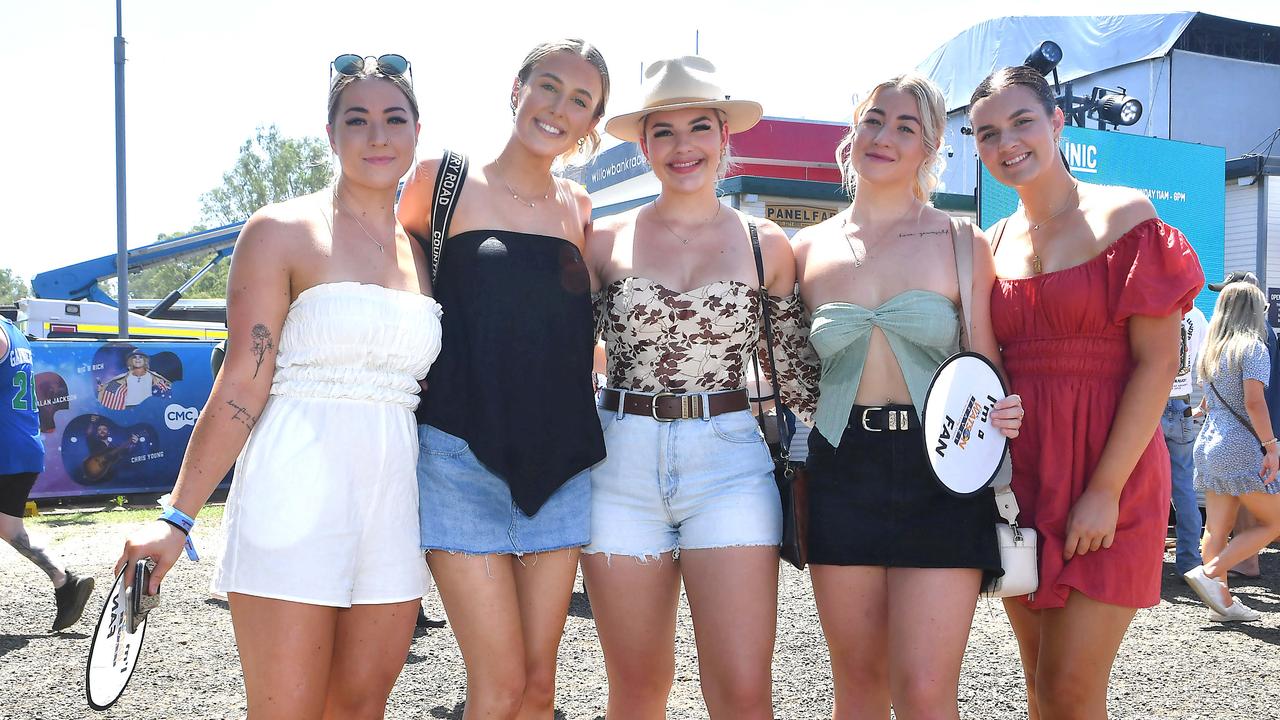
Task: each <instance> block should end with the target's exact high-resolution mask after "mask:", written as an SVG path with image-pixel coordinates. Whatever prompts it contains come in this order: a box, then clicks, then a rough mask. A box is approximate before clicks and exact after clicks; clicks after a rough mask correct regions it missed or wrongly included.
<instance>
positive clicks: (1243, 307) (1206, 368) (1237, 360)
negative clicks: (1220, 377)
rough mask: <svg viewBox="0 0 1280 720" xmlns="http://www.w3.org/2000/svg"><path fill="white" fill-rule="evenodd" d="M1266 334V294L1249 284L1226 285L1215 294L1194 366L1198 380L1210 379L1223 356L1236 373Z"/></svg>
mask: <svg viewBox="0 0 1280 720" xmlns="http://www.w3.org/2000/svg"><path fill="white" fill-rule="evenodd" d="M1268 334H1269V331H1268V330H1267V297H1266V296H1265V295H1263V294H1262V291H1261V290H1259V289H1258V286H1256V285H1254V284H1253V283H1249V282H1233V283H1230V284H1228V285H1227V286H1226V287H1224V288H1223V289H1222V293H1221V294H1220V295H1218V304H1217V305H1215V306H1214V308H1213V320H1212V321H1211V322H1210V323H1209V331H1208V333H1207V336H1206V337H1205V341H1204V348H1203V349H1201V351H1200V362H1199V365H1198V366H1197V368H1196V369H1197V370H1198V371H1199V372H1200V377H1201V379H1203V380H1206V381H1210V380H1213V378H1214V375H1216V374H1217V372H1218V370H1219V369H1220V365H1221V364H1222V361H1223V359H1225V360H1226V364H1227V369H1228V370H1230V371H1232V372H1238V371H1239V370H1240V366H1241V363H1242V362H1243V361H1244V357H1245V355H1246V354H1248V353H1249V351H1251V350H1252V349H1253V347H1254V345H1256V344H1257V343H1262V344H1263V345H1264V346H1265V345H1266V342H1267V335H1268Z"/></svg>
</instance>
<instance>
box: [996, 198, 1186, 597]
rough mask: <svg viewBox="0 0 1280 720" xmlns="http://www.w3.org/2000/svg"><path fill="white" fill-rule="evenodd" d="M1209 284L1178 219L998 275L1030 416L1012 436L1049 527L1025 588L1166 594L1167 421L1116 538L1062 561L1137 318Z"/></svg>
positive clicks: (1021, 490) (1004, 332)
mask: <svg viewBox="0 0 1280 720" xmlns="http://www.w3.org/2000/svg"><path fill="white" fill-rule="evenodd" d="M1203 284H1204V273H1203V271H1202V270H1201V268H1200V260H1199V258H1198V257H1196V253H1195V251H1194V250H1192V248H1191V245H1190V244H1189V243H1188V242H1187V240H1186V238H1185V237H1184V236H1183V235H1182V233H1181V232H1180V231H1178V229H1177V228H1174V227H1171V226H1169V225H1166V224H1164V223H1163V222H1161V221H1160V220H1159V219H1155V218H1153V219H1151V220H1146V221H1144V222H1142V223H1139V224H1138V225H1136V226H1134V227H1133V228H1132V229H1130V230H1129V231H1128V232H1126V233H1125V234H1124V235H1122V236H1120V238H1119V239H1118V240H1116V241H1115V242H1114V243H1112V244H1111V246H1110V247H1108V248H1107V249H1106V250H1105V251H1103V252H1102V253H1101V254H1099V255H1098V256H1097V257H1094V258H1093V259H1091V260H1089V261H1087V262H1085V263H1083V264H1081V265H1077V266H1075V267H1070V268H1066V269H1064V270H1060V271H1057V272H1051V273H1046V274H1043V275H1037V276H1034V277H1028V278H1016V279H997V280H996V283H995V285H994V286H993V288H992V291H991V321H992V325H993V326H994V329H995V334H996V339H997V340H998V341H999V344H1000V348H1001V354H1002V357H1003V358H1004V367H1005V370H1006V371H1007V372H1008V374H1009V381H1010V384H1011V385H1012V391H1013V392H1015V393H1017V394H1019V395H1021V396H1022V402H1023V407H1025V408H1026V411H1027V412H1026V417H1025V419H1024V422H1023V426H1022V432H1021V434H1020V435H1019V436H1018V438H1017V439H1015V440H1014V441H1012V443H1010V447H1011V450H1012V458H1013V491H1014V494H1015V495H1017V498H1018V505H1019V507H1020V509H1021V514H1020V516H1019V521H1020V522H1021V523H1022V524H1025V525H1027V526H1028V527H1032V528H1035V530H1036V531H1037V532H1038V533H1039V535H1040V558H1039V559H1040V588H1039V590H1038V591H1037V592H1036V593H1035V594H1034V595H1032V596H1029V597H1024V598H1021V600H1022V602H1024V603H1025V604H1026V605H1027V606H1029V607H1031V608H1035V609H1044V608H1056V607H1063V606H1064V605H1065V604H1066V602H1067V596H1068V595H1069V594H1070V592H1071V590H1073V589H1074V590H1077V591H1079V592H1081V593H1083V594H1084V595H1085V596H1087V597H1089V598H1092V599H1094V600H1097V601H1100V602H1104V603H1109V604H1112V605H1123V606H1127V607H1135V608H1137V607H1151V606H1153V605H1156V604H1157V603H1159V602H1160V574H1161V567H1162V561H1163V555H1164V539H1165V531H1166V527H1167V524H1168V517H1169V453H1168V450H1166V448H1165V444H1164V439H1163V437H1162V436H1161V434H1160V427H1159V424H1158V423H1153V424H1152V426H1151V428H1150V435H1151V439H1150V441H1149V442H1148V443H1147V447H1146V449H1145V450H1144V451H1143V453H1142V456H1141V457H1140V458H1139V459H1138V464H1137V465H1136V466H1135V467H1134V469H1133V474H1132V475H1130V476H1129V479H1128V481H1127V482H1126V483H1125V485H1124V490H1123V491H1122V493H1121V495H1120V512H1119V520H1118V522H1117V523H1116V535H1115V542H1114V543H1113V544H1112V546H1111V547H1110V548H1108V549H1103V550H1099V551H1097V552H1090V553H1087V554H1085V555H1077V556H1075V557H1074V558H1072V559H1071V560H1070V561H1068V562H1063V560H1062V548H1063V544H1064V542H1065V540H1066V533H1067V515H1068V513H1069V512H1070V511H1071V507H1072V505H1073V504H1074V503H1075V501H1076V500H1077V499H1078V498H1079V497H1080V495H1081V494H1082V493H1083V492H1084V491H1085V488H1086V487H1088V484H1089V481H1090V479H1091V478H1092V476H1093V471H1094V468H1095V467H1097V465H1098V459H1099V458H1100V457H1101V455H1102V449H1103V448H1104V447H1105V446H1106V443H1107V438H1108V436H1109V435H1110V434H1111V427H1112V423H1113V422H1114V421H1115V417H1116V410H1117V408H1118V406H1119V404H1120V397H1121V395H1122V394H1123V393H1124V389H1125V386H1126V385H1127V384H1128V381H1129V376H1130V374H1131V372H1132V370H1133V357H1132V354H1131V353H1130V351H1129V334H1128V320H1129V318H1130V317H1132V316H1134V315H1150V316H1156V317H1163V316H1167V315H1169V314H1170V313H1172V312H1174V311H1175V310H1180V311H1183V312H1185V311H1186V310H1188V309H1190V307H1191V303H1192V301H1193V300H1194V299H1195V296H1196V294H1197V293H1198V292H1199V291H1200V288H1201V287H1202V286H1203Z"/></svg>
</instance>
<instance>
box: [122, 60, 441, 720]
mask: <svg viewBox="0 0 1280 720" xmlns="http://www.w3.org/2000/svg"><path fill="white" fill-rule="evenodd" d="M331 68H332V73H333V74H332V76H331V77H332V82H331V84H330V93H329V124H328V127H327V129H328V134H329V141H330V145H331V147H332V148H333V150H334V152H335V154H336V155H337V158H338V160H339V162H340V163H341V167H342V172H341V175H340V177H339V178H338V181H337V183H336V184H335V186H334V188H333V189H332V190H326V191H323V192H320V193H316V194H314V195H308V196H305V197H300V198H297V199H294V200H289V201H286V202H283V203H279V204H276V205H269V206H267V207H264V208H262V209H261V210H259V211H258V212H256V213H254V215H253V217H251V218H250V219H249V221H248V222H247V223H245V226H244V228H243V230H241V232H240V237H239V238H238V239H237V241H236V249H235V256H234V261H233V263H232V268H231V276H230V278H229V280H228V283H227V328H228V338H229V340H228V348H227V350H228V352H227V356H226V361H225V363H224V364H223V366H222V370H221V373H220V375H219V376H218V378H217V380H216V381H215V382H214V386H213V390H212V392H211V394H210V396H209V400H208V402H207V403H206V405H205V407H204V409H203V411H202V412H201V415H200V418H199V420H198V421H197V422H196V427H195V429H194V430H193V431H192V435H191V442H190V444H189V445H188V447H187V453H186V456H185V457H184V458H183V462H182V468H181V470H180V471H179V473H178V481H177V485H176V486H175V487H174V491H173V497H172V507H171V508H166V509H165V511H164V514H163V515H162V516H161V518H160V522H155V523H152V524H151V525H149V526H147V527H145V528H143V529H142V530H140V531H138V532H136V533H135V534H134V535H133V536H132V537H130V538H129V540H128V541H127V542H126V543H125V551H124V554H123V555H122V557H121V559H120V563H119V565H118V566H117V570H119V568H124V567H128V568H132V566H133V562H134V561H136V560H137V559H139V558H142V557H147V556H149V557H151V558H153V559H154V560H155V561H156V567H155V570H154V572H153V575H152V581H151V583H150V586H149V588H147V592H149V593H151V594H154V593H156V592H158V591H159V587H160V581H161V580H162V579H163V578H164V576H165V574H166V573H167V572H168V570H169V569H170V568H171V567H172V566H173V563H174V562H175V561H176V560H177V557H178V554H179V552H180V550H181V548H182V546H183V542H184V539H185V535H186V534H187V533H188V532H189V531H190V526H191V525H192V524H193V523H194V520H193V519H192V517H193V516H195V515H196V513H197V512H198V511H199V509H200V507H201V506H202V505H203V504H204V502H205V501H206V500H207V499H208V497H209V494H210V493H211V492H212V491H213V489H214V488H215V487H216V486H217V484H218V482H219V481H220V480H221V479H222V478H223V477H224V476H225V475H226V473H227V471H228V470H229V469H230V468H231V466H232V463H233V462H234V463H236V470H235V479H234V481H233V484H232V489H231V495H230V498H229V499H228V501H227V509H226V515H225V528H226V548H225V551H224V552H223V554H222V556H221V558H220V561H219V563H218V569H217V571H216V573H215V576H214V581H213V587H214V589H215V590H217V591H221V592H225V593H226V594H227V597H228V600H229V602H230V605H231V621H232V626H233V627H234V629H235V634H236V645H237V648H238V650H239V653H240V663H241V667H242V668H243V669H244V684H245V692H246V695H247V700H248V710H249V714H248V716H249V718H250V719H251V720H262V719H265V718H304V717H305V718H321V717H324V718H380V717H382V715H383V712H384V710H385V708H386V702H387V696H388V695H389V694H390V692H391V688H392V686H393V685H394V684H395V680H396V678H397V677H398V676H399V674H400V669H401V668H402V667H403V666H404V658H405V656H406V654H407V653H408V649H409V643H410V642H411V640H412V637H413V627H414V621H415V620H416V619H417V610H418V604H419V600H420V598H421V596H422V591H423V588H424V580H425V578H424V573H423V562H422V556H421V554H420V553H419V550H418V485H417V478H416V473H415V466H416V461H417V456H418V439H417V426H416V422H415V420H414V417H413V410H414V409H415V408H416V407H417V404H418V391H419V386H418V381H419V380H421V379H422V378H424V377H425V376H426V374H427V370H428V369H429V368H430V366H431V363H432V361H434V360H435V358H436V355H437V354H438V353H439V352H440V313H441V311H440V307H439V305H437V304H436V301H435V300H433V299H431V298H430V297H429V296H428V295H429V293H430V290H431V288H430V283H429V279H428V277H427V272H426V258H425V257H424V255H423V252H422V249H421V248H420V247H419V246H418V245H417V243H415V242H413V241H412V240H411V239H410V238H409V236H408V235H406V234H405V232H404V229H403V228H402V227H400V226H399V224H398V223H397V222H396V219H395V215H394V210H395V207H394V206H395V193H396V186H397V183H398V181H399V180H400V178H401V177H403V176H404V174H405V173H406V172H407V171H408V169H409V167H410V166H411V164H412V163H413V156H414V146H415V144H416V141H417V134H418V127H419V126H418V122H417V121H418V107H417V101H416V100H415V98H414V95H413V89H412V87H411V85H410V82H409V76H408V61H407V60H405V59H404V58H403V57H401V56H399V55H383V56H381V57H378V58H372V57H370V58H362V57H360V56H356V55H341V56H339V57H338V58H336V59H335V60H334V61H333V63H332V65H331ZM237 456H238V457H237ZM132 574H133V573H132V571H131V570H129V571H126V582H131V581H132V577H131V576H132Z"/></svg>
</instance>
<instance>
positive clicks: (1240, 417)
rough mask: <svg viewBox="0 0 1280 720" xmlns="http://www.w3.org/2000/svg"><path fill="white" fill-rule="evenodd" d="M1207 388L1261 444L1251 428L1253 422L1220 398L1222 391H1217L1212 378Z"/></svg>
mask: <svg viewBox="0 0 1280 720" xmlns="http://www.w3.org/2000/svg"><path fill="white" fill-rule="evenodd" d="M1209 389H1210V390H1212V391H1213V394H1214V396H1216V397H1217V398H1218V402H1220V403H1222V405H1223V406H1224V407H1225V408H1227V410H1230V411H1231V414H1232V415H1234V416H1235V417H1236V420H1239V421H1240V424H1241V425H1243V426H1245V427H1247V428H1249V432H1251V433H1253V437H1254V439H1256V440H1257V441H1258V445H1259V446H1260V447H1261V445H1262V438H1261V437H1259V436H1258V431H1257V430H1254V429H1253V423H1251V422H1249V421H1248V419H1246V418H1245V417H1243V416H1242V415H1240V413H1238V412H1236V409H1235V408H1233V407H1231V403H1229V402H1227V401H1226V400H1224V399H1222V393H1220V392H1218V386H1216V385H1214V384H1213V381H1212V380H1210V381H1209ZM1262 451H1263V453H1264V454H1265V453H1266V448H1263V449H1262Z"/></svg>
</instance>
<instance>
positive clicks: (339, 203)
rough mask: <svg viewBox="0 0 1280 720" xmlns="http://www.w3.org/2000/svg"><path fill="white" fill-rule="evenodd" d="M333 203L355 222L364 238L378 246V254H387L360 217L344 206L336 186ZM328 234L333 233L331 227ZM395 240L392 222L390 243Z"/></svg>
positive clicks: (393, 223)
mask: <svg viewBox="0 0 1280 720" xmlns="http://www.w3.org/2000/svg"><path fill="white" fill-rule="evenodd" d="M333 202H334V204H336V205H337V206H338V207H339V208H341V209H342V212H344V213H346V214H347V215H349V216H351V219H352V220H354V221H355V222H356V227H358V228H360V230H361V231H362V232H363V233H364V234H365V237H367V238H369V239H370V240H372V241H373V244H374V245H377V246H378V252H380V253H383V254H385V253H386V252H387V251H386V249H384V248H383V247H382V243H380V242H378V239H377V238H375V237H374V236H373V233H370V232H369V229H368V228H366V227H365V226H364V223H362V222H360V216H359V215H356V214H355V213H353V212H351V209H350V208H348V207H347V204H346V203H344V202H342V198H340V197H338V188H337V186H335V187H334V188H333ZM329 232H330V233H332V232H333V228H332V227H330V228H329ZM395 239H396V230H395V222H394V220H393V221H392V225H391V241H392V242H395Z"/></svg>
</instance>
